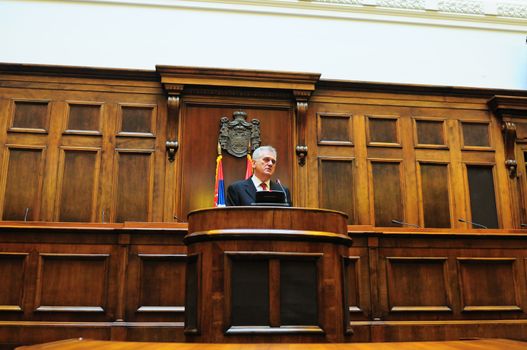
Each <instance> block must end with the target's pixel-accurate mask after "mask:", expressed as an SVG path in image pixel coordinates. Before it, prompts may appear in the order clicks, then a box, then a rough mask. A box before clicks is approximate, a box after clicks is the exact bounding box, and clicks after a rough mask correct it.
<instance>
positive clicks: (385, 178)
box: [371, 162, 404, 226]
mask: <svg viewBox="0 0 527 350" xmlns="http://www.w3.org/2000/svg"><path fill="white" fill-rule="evenodd" d="M400 166H401V165H400V163H397V162H372V163H371V168H372V175H373V200H374V215H375V226H399V225H398V224H394V223H392V220H403V206H402V203H403V201H402V194H401V171H400ZM403 221H404V220H403Z"/></svg>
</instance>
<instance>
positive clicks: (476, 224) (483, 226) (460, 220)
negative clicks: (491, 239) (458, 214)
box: [457, 218, 488, 228]
mask: <svg viewBox="0 0 527 350" xmlns="http://www.w3.org/2000/svg"><path fill="white" fill-rule="evenodd" d="M457 221H459V222H466V223H467V224H471V225H472V226H476V227H479V228H488V227H487V226H485V225H482V224H478V223H477V222H472V221H468V220H465V219H461V218H459V219H457ZM472 228H474V227H472Z"/></svg>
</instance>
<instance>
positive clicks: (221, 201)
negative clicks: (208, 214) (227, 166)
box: [214, 155, 225, 207]
mask: <svg viewBox="0 0 527 350" xmlns="http://www.w3.org/2000/svg"><path fill="white" fill-rule="evenodd" d="M214 206H215V207H224V206H225V183H224V182H223V166H222V164H221V155H219V156H218V158H216V183H215V184H214Z"/></svg>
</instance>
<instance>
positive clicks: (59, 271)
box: [35, 253, 110, 312]
mask: <svg viewBox="0 0 527 350" xmlns="http://www.w3.org/2000/svg"><path fill="white" fill-rule="evenodd" d="M109 278H110V276H109V255H108V254H48V253H46V254H41V255H40V261H39V268H38V277H37V281H38V283H37V292H36V300H35V306H36V311H47V312H65V311H68V312H104V311H107V309H106V308H107V304H108V301H107V298H108V295H107V293H108V290H109V287H108V283H109Z"/></svg>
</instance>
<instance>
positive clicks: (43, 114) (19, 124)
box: [10, 101, 50, 132]
mask: <svg viewBox="0 0 527 350" xmlns="http://www.w3.org/2000/svg"><path fill="white" fill-rule="evenodd" d="M14 104H15V108H14V115H13V119H12V120H13V121H12V124H11V128H10V129H11V130H12V131H29V130H32V131H37V132H46V131H48V130H49V118H50V117H49V116H50V111H49V103H48V101H14Z"/></svg>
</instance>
